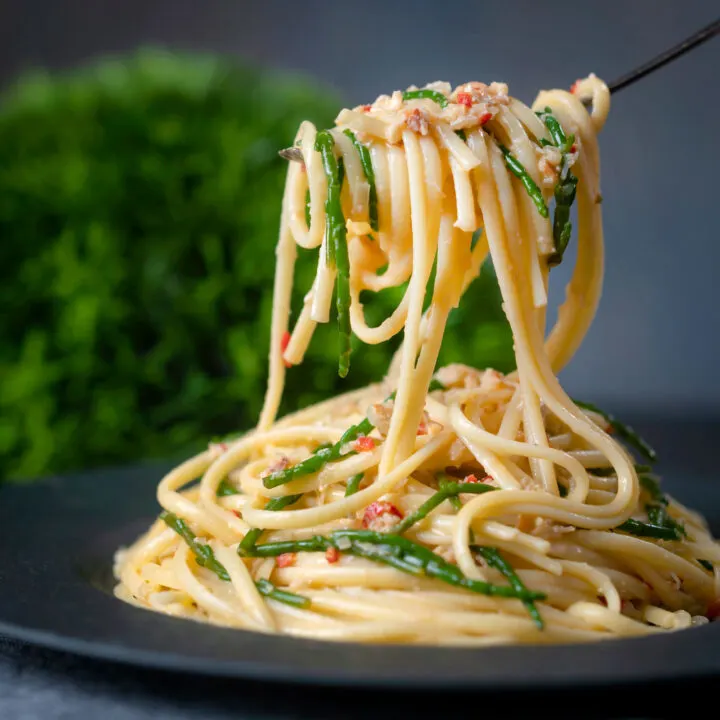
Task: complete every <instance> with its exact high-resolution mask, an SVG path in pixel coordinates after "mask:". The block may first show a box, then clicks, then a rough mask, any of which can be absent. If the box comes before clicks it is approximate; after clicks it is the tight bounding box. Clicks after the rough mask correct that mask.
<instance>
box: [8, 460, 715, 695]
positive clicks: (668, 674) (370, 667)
mask: <svg viewBox="0 0 720 720" xmlns="http://www.w3.org/2000/svg"><path fill="white" fill-rule="evenodd" d="M165 469H166V468H165V467H164V466H152V467H150V466H145V467H141V468H132V469H123V470H112V471H103V472H97V473H93V474H86V475H79V476H74V477H65V478H51V479H48V480H43V481H41V482H39V483H36V484H33V485H31V486H5V487H3V488H2V490H0V548H2V550H1V551H0V634H5V635H7V636H10V637H14V638H17V639H20V640H23V641H26V642H30V643H34V644H38V645H42V646H46V647H50V648H54V649H60V650H67V651H71V652H74V653H79V654H82V655H86V656H92V657H96V658H104V659H108V660H113V661H118V662H123V663H129V664H134V665H140V666H145V667H155V668H162V669H167V670H174V671H185V672H192V673H200V674H204V675H212V676H225V677H243V678H258V679H259V678H262V679H265V680H283V681H296V682H307V683H322V684H353V685H358V684H361V685H373V686H386V687H409V686H415V687H418V686H420V687H423V688H428V689H429V688H450V687H454V688H464V689H474V690H483V689H488V690H490V689H492V690H495V691H497V690H502V689H512V690H515V691H518V690H533V689H539V688H543V689H545V690H548V689H553V688H555V689H559V688H567V687H578V686H584V687H595V688H596V689H598V688H599V687H602V686H608V685H610V684H612V685H615V686H617V685H618V684H626V685H627V684H634V683H643V682H655V681H663V680H671V679H672V680H675V681H677V680H691V679H699V678H704V677H708V676H718V675H720V622H718V623H714V624H712V625H710V626H705V627H701V628H696V629H692V630H687V631H683V632H678V633H673V634H668V635H664V636H655V637H650V638H642V639H632V640H621V641H608V642H603V643H594V644H589V645H572V646H571V645H567V646H554V647H533V646H525V647H498V648H484V649H451V648H429V647H407V646H401V645H391V646H372V645H355V644H347V643H334V642H315V641H310V640H296V639H292V638H287V637H278V636H266V635H260V634H255V633H248V632H243V631H238V630H226V629H223V628H217V627H212V626H209V625H201V624H196V623H193V622H189V621H185V620H178V619H174V618H169V617H165V616H162V615H158V614H156V613H152V612H149V611H145V610H141V609H138V608H135V607H132V606H130V605H127V604H125V603H123V602H120V601H119V600H116V599H115V598H114V597H113V596H112V595H111V593H110V588H111V587H112V577H111V558H112V555H113V553H114V551H115V549H116V548H117V547H118V546H119V545H121V544H124V543H128V542H130V541H132V540H134V538H135V537H136V536H137V535H138V534H139V533H140V532H141V531H143V530H144V529H145V528H146V527H147V526H148V524H149V523H150V521H151V520H152V516H153V514H154V513H155V512H156V509H157V506H156V503H155V499H154V494H155V486H156V483H157V480H158V478H159V477H160V476H161V474H162V472H163V471H164V470H165ZM674 477H675V478H676V479H677V478H678V477H679V475H678V474H677V473H676V475H675V476H674ZM672 479H673V477H670V478H669V480H672ZM672 485H673V483H672V482H671V483H670V489H671V490H676V491H678V492H677V494H678V495H679V496H680V497H681V499H682V500H684V501H685V502H687V504H690V505H695V506H696V507H697V506H701V507H703V509H704V511H705V513H706V514H707V515H708V516H709V517H710V518H711V522H712V524H713V525H714V526H715V527H716V528H717V527H718V525H719V523H718V522H717V520H718V519H720V488H719V487H718V486H717V484H716V483H714V482H712V478H711V477H710V476H709V475H708V476H704V477H703V476H702V474H700V475H698V474H696V475H695V477H694V479H693V480H692V482H690V481H689V480H687V478H686V479H685V480H684V482H683V486H682V488H679V487H677V483H675V487H672Z"/></svg>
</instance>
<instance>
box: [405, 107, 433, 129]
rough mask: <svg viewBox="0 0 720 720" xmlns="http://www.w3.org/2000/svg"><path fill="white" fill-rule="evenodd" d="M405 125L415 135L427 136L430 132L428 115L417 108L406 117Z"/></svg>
mask: <svg viewBox="0 0 720 720" xmlns="http://www.w3.org/2000/svg"><path fill="white" fill-rule="evenodd" d="M405 124H406V125H407V126H408V128H410V130H412V131H413V132H415V133H418V134H420V135H427V134H428V132H429V130H430V125H429V123H428V118H427V115H426V114H425V113H424V112H423V111H422V110H418V109H417V108H415V109H413V110H411V111H410V112H408V113H406V115H405Z"/></svg>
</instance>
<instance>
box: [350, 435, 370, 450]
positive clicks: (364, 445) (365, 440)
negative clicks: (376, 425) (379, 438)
mask: <svg viewBox="0 0 720 720" xmlns="http://www.w3.org/2000/svg"><path fill="white" fill-rule="evenodd" d="M353 447H354V448H355V450H357V451H358V452H370V451H371V450H374V449H375V440H374V439H373V438H371V437H368V436H367V435H361V436H360V437H359V438H358V439H357V440H356V441H355V442H354V443H353Z"/></svg>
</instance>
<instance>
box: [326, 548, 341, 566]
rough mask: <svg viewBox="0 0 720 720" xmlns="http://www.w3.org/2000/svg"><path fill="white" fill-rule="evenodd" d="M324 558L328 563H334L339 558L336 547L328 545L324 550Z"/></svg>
mask: <svg viewBox="0 0 720 720" xmlns="http://www.w3.org/2000/svg"><path fill="white" fill-rule="evenodd" d="M325 559H326V560H327V561H328V562H329V563H336V562H337V561H338V560H339V559H340V551H339V550H338V549H337V548H336V547H329V548H328V549H327V550H326V551H325Z"/></svg>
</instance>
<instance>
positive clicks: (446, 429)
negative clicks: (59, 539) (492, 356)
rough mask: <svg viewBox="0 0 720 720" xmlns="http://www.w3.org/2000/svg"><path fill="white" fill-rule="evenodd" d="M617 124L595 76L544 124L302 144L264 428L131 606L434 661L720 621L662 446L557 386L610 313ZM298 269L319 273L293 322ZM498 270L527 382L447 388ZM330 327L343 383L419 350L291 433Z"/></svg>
mask: <svg viewBox="0 0 720 720" xmlns="http://www.w3.org/2000/svg"><path fill="white" fill-rule="evenodd" d="M608 109H609V93H608V89H607V87H606V85H605V84H604V83H603V82H602V81H601V80H600V79H599V78H597V77H595V76H594V75H591V76H589V77H588V78H585V79H583V80H579V81H578V82H577V83H575V85H574V86H573V87H572V88H571V90H570V91H564V90H552V91H546V92H541V93H540V94H539V95H538V97H537V99H536V101H535V103H534V104H533V106H532V107H528V106H526V105H525V104H523V103H522V102H520V101H519V100H517V99H515V98H513V97H511V96H510V95H509V94H508V88H507V86H506V85H504V84H502V83H492V84H490V85H486V84H483V83H479V82H471V83H466V84H464V85H461V86H459V87H457V88H455V89H453V88H451V87H450V86H449V85H448V84H447V83H432V84H430V85H427V86H425V87H424V88H416V87H411V88H408V89H407V90H406V91H404V92H401V91H397V92H394V93H393V94H392V95H388V96H381V97H379V98H378V99H377V100H376V101H375V102H374V103H373V104H371V105H362V106H358V107H356V108H352V109H345V110H343V111H342V112H340V114H339V115H338V117H337V120H336V127H334V128H332V129H330V130H317V129H316V128H315V127H314V126H313V125H312V124H311V123H308V122H306V123H303V124H302V125H301V127H300V129H299V131H298V134H297V137H296V139H295V143H294V145H293V147H292V148H289V149H288V150H287V151H285V152H284V153H283V154H284V155H285V157H287V158H289V161H290V162H289V168H288V178H287V183H286V189H285V194H284V197H283V206H282V219H281V228H280V236H279V241H278V245H277V264H276V275H275V283H274V290H273V292H274V305H273V316H272V330H271V347H270V358H269V381H268V388H267V393H266V398H265V405H264V408H263V411H262V413H261V416H260V419H259V422H258V425H257V427H256V428H254V429H253V430H252V431H250V432H247V433H245V434H243V435H240V436H237V437H231V438H228V439H226V440H224V441H221V442H220V441H218V442H214V443H211V444H210V445H209V447H208V450H206V451H205V452H203V453H201V454H200V455H197V456H196V457H193V458H191V459H189V460H188V461H187V462H185V463H183V464H182V465H180V466H179V467H178V468H176V469H175V470H173V471H172V472H170V473H169V474H168V475H167V476H166V477H165V478H163V479H162V480H161V482H160V484H159V487H158V501H159V503H160V505H161V506H162V508H163V511H162V513H161V514H160V517H159V518H158V519H157V521H156V522H155V523H154V524H153V525H152V527H151V528H150V530H149V531H148V532H147V533H146V534H145V535H144V536H142V537H141V538H139V539H138V540H137V541H136V542H135V543H134V544H133V545H132V546H131V547H129V548H121V549H120V550H119V551H118V553H117V556H116V564H115V572H116V576H117V578H118V585H117V588H116V594H117V596H118V597H120V598H122V599H123V600H126V601H128V602H132V603H135V604H137V605H139V606H141V607H144V608H148V609H151V610H155V611H157V612H162V613H165V614H169V615H174V616H177V617H183V618H189V619H194V620H198V621H204V622H211V623H215V624H219V625H224V626H230V627H236V628H243V629H246V630H255V631H260V632H277V633H285V634H290V635H296V636H303V637H311V638H322V639H332V640H353V641H368V642H402V643H423V644H468V645H480V644H497V643H516V642H536V643H543V642H568V641H586V640H600V639H607V638H614V637H623V636H633V635H645V634H649V633H656V632H667V631H668V630H675V629H680V628H685V627H689V626H691V625H696V624H701V623H705V622H707V621H708V618H709V617H712V616H714V614H715V613H716V612H717V610H718V605H717V602H716V598H717V597H718V595H719V594H720V592H719V590H720V575H719V574H718V571H717V570H716V567H718V563H720V547H718V545H717V543H716V542H715V540H714V539H713V537H712V535H711V533H710V531H709V529H708V527H707V524H706V523H705V521H704V519H703V518H702V516H700V515H699V514H697V513H695V512H693V511H692V510H689V509H687V508H685V507H683V506H682V505H681V504H680V503H678V502H677V501H676V500H675V499H673V498H671V497H669V496H668V495H666V494H665V493H664V492H663V490H662V487H661V485H660V482H659V479H658V478H657V476H656V475H655V474H654V472H653V468H652V465H653V463H654V462H655V460H656V457H655V452H654V450H653V449H652V448H650V447H649V446H648V445H647V443H645V442H644V441H643V440H642V439H641V438H639V437H638V436H637V435H636V434H635V433H634V432H633V431H632V429H630V428H628V427H626V426H625V425H623V424H622V423H621V422H619V421H618V420H617V419H615V418H614V417H612V416H610V415H608V414H607V413H605V412H603V411H602V410H600V409H599V408H596V407H594V406H592V405H589V404H587V403H581V402H578V401H576V400H573V399H571V398H570V397H569V396H568V395H567V394H566V393H565V391H564V390H563V389H562V387H561V385H560V383H559V382H558V380H557V374H558V372H559V371H560V370H561V369H562V368H563V367H564V365H565V364H566V363H567V362H568V361H569V360H570V359H571V357H572V356H573V354H574V353H575V351H576V350H577V348H578V347H579V345H580V344H581V342H582V340H583V338H584V336H585V334H586V332H587V331H588V329H589V327H590V324H591V322H592V319H593V317H594V314H595V312H596V309H597V305H598V302H599V299H600V294H601V288H602V276H603V233H602V217H601V202H602V197H601V194H600V169H599V152H598V142H597V134H598V132H599V131H600V130H601V128H602V126H603V124H604V122H605V119H606V117H607V114H608ZM575 205H576V206H577V219H576V221H575V222H573V208H574V206H575ZM573 225H576V227H573ZM571 238H575V239H574V240H573V242H575V243H576V244H577V253H576V259H575V265H574V269H573V273H572V277H571V280H570V282H569V284H568V286H567V289H566V299H565V302H564V303H563V304H562V306H561V307H560V309H559V312H558V316H557V321H556V322H555V324H554V325H553V326H552V327H550V328H548V327H547V298H548V281H549V278H550V275H551V273H552V269H553V268H554V267H555V266H557V265H558V264H559V263H560V262H562V261H563V259H564V254H565V250H566V248H567V246H568V244H569V242H570V240H571ZM298 246H299V247H300V248H305V249H307V250H313V249H316V251H317V258H318V261H317V262H318V264H317V273H316V276H315V279H314V282H313V284H312V286H311V287H310V288H308V289H307V295H306V296H305V302H304V305H303V307H302V309H301V311H300V312H299V314H298V316H297V317H295V318H291V308H290V297H291V289H292V282H293V269H294V262H295V258H296V255H297V252H298V249H297V248H298ZM488 256H489V257H490V258H491V260H492V263H493V265H494V268H495V272H496V275H497V279H498V283H499V286H500V290H501V292H502V296H503V303H504V310H505V313H506V315H507V318H508V321H509V323H510V326H511V329H512V332H513V340H514V348H515V356H516V364H517V370H516V371H514V372H513V373H510V374H508V375H502V374H501V373H498V372H496V371H495V370H493V369H475V368H472V367H470V366H467V365H462V364H456V365H450V366H446V367H443V368H439V369H438V368H437V367H436V365H437V359H438V354H439V350H440V346H441V343H442V338H443V335H444V333H445V330H446V325H447V320H448V317H449V315H450V313H451V311H452V310H453V308H455V307H457V306H458V304H459V303H460V302H461V301H462V297H463V293H464V291H465V289H466V288H467V287H468V285H469V284H470V283H471V282H472V281H473V280H474V279H475V278H476V277H477V275H478V274H479V272H480V268H481V266H482V264H483V262H485V261H486V259H487V258H488ZM388 288H402V289H403V292H404V295H403V299H402V300H401V301H400V302H399V304H398V305H397V307H396V309H395V310H394V311H393V313H392V314H391V315H390V316H389V317H388V318H386V319H385V320H384V321H383V322H381V323H380V324H379V325H377V326H374V327H371V326H370V325H369V324H368V322H367V320H366V317H365V314H364V310H363V299H364V298H365V297H367V295H368V293H377V292H381V291H382V290H385V289H388ZM333 315H335V317H336V321H337V324H338V336H339V343H340V351H339V356H340V359H339V372H340V374H341V375H346V374H347V373H348V372H349V371H351V368H350V365H351V336H352V335H354V336H355V337H356V338H358V339H359V340H360V341H361V342H364V343H368V344H375V343H380V342H385V341H387V340H389V339H391V338H393V337H395V336H396V335H398V334H400V333H402V344H401V346H400V349H399V350H398V352H397V353H396V355H395V357H394V359H393V362H392V364H391V366H390V368H389V369H388V372H387V374H386V376H385V377H384V378H383V379H382V380H381V381H380V382H378V383H377V384H375V385H371V386H369V387H366V388H363V389H361V390H358V391H354V392H350V393H347V394H345V395H342V396H340V397H337V398H333V399H332V400H329V401H327V402H324V403H321V404H318V405H315V406H312V407H309V408H305V409H303V410H301V411H299V412H296V413H294V414H292V415H288V416H285V417H282V418H278V408H279V406H280V402H281V399H282V392H283V387H284V381H285V376H286V374H287V373H288V372H302V368H298V369H294V367H295V366H301V365H302V361H303V356H304V353H305V351H306V349H307V347H308V346H309V343H310V342H311V340H312V337H313V333H314V330H315V328H316V327H317V325H318V324H319V323H327V322H330V320H331V317H332V316H333ZM291 320H292V325H291ZM477 331H478V332H482V327H479V328H478V330H477ZM311 381H312V378H308V382H311Z"/></svg>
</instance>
